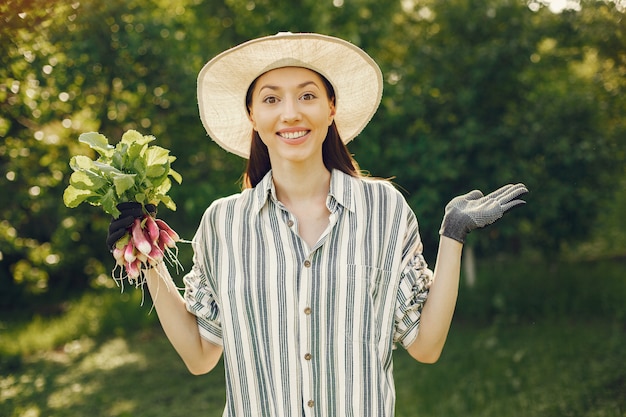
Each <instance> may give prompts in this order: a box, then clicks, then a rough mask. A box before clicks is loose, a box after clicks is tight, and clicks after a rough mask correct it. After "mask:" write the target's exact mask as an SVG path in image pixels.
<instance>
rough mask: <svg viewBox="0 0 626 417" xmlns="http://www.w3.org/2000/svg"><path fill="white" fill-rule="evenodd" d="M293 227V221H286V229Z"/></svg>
mask: <svg viewBox="0 0 626 417" xmlns="http://www.w3.org/2000/svg"><path fill="white" fill-rule="evenodd" d="M292 226H293V220H291V219H289V220H287V227H292Z"/></svg>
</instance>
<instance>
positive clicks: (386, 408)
mask: <svg viewBox="0 0 626 417" xmlns="http://www.w3.org/2000/svg"><path fill="white" fill-rule="evenodd" d="M326 205H327V207H328V210H329V211H330V213H331V214H330V217H329V225H328V227H327V229H326V230H325V231H324V232H323V233H322V235H321V236H320V238H319V240H318V242H317V243H316V244H315V246H313V247H308V245H307V244H306V243H305V241H304V240H303V239H301V238H300V237H299V236H298V223H297V221H296V218H295V217H294V216H293V215H292V214H291V213H290V212H289V211H288V210H287V209H286V208H285V206H284V205H283V204H281V202H280V201H278V200H277V198H276V193H275V190H274V187H273V181H272V175H271V171H270V172H269V173H268V174H267V176H266V177H265V178H264V179H263V180H262V182H261V183H259V184H258V185H257V186H256V187H255V188H253V189H247V190H244V191H243V192H242V193H240V194H236V195H233V196H230V197H226V198H223V199H219V200H216V201H215V202H214V203H213V204H211V206H210V207H209V208H208V209H207V211H206V212H205V214H204V216H203V218H202V221H201V224H200V226H199V228H198V231H197V233H196V236H195V237H194V253H195V254H194V267H193V269H192V270H191V271H190V272H189V273H188V274H187V275H186V276H185V279H184V281H185V300H186V303H187V309H188V310H189V311H190V312H192V313H193V314H195V315H196V316H197V321H198V326H199V330H200V334H201V336H202V337H203V338H205V339H207V340H209V341H211V342H213V343H215V344H218V345H222V346H223V347H224V367H225V372H226V408H225V410H224V414H223V415H224V416H228V417H235V416H237V417H296V416H298V417H301V416H303V415H305V416H317V417H322V416H324V417H330V416H341V417H350V416H355V417H367V416H375V417H391V416H393V414H394V406H395V388H394V381H393V375H392V370H393V365H392V349H393V348H394V346H395V344H396V343H401V344H402V345H403V346H404V347H407V346H408V345H410V344H411V342H413V340H415V337H416V336H417V332H418V326H419V321H420V313H421V310H422V307H423V305H424V303H425V301H426V298H427V295H428V288H429V286H430V284H431V282H432V271H431V270H430V269H428V267H427V265H426V263H425V262H424V258H423V256H422V243H421V240H420V236H419V232H418V225H417V220H416V218H415V215H414V213H413V212H412V210H411V209H410V208H409V206H408V204H407V203H406V201H405V200H404V198H403V197H402V195H401V194H400V193H399V192H398V191H397V190H396V189H395V188H393V186H392V185H390V184H389V183H388V182H386V181H380V180H372V179H364V178H354V177H350V176H348V175H346V174H344V173H342V172H340V171H336V170H335V171H333V172H332V175H331V183H330V192H329V194H328V197H327V200H326Z"/></svg>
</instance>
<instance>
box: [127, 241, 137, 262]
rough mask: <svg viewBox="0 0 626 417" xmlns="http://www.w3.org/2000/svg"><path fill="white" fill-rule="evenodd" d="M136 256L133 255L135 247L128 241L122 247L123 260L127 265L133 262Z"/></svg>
mask: <svg viewBox="0 0 626 417" xmlns="http://www.w3.org/2000/svg"><path fill="white" fill-rule="evenodd" d="M136 258H137V256H136V255H135V246H134V245H133V240H132V239H131V240H129V241H128V243H127V244H126V246H125V247H124V260H125V261H126V262H127V263H130V262H134V261H135V259H136Z"/></svg>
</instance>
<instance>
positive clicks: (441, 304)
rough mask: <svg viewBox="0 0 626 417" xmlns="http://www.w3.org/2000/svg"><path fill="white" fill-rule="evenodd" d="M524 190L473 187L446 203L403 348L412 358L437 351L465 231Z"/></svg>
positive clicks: (424, 358) (432, 357)
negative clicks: (412, 329)
mask: <svg viewBox="0 0 626 417" xmlns="http://www.w3.org/2000/svg"><path fill="white" fill-rule="evenodd" d="M527 192H528V190H527V189H526V187H525V186H524V185H522V184H517V185H505V186H504V187H502V188H500V189H498V190H496V191H494V192H493V193H491V194H489V195H487V196H483V194H482V193H481V192H480V191H477V190H474V191H472V192H470V193H468V194H465V195H462V196H459V197H456V198H454V199H452V201H450V203H448V205H447V206H446V210H445V215H444V218H443V222H442V225H441V229H440V230H439V233H440V235H441V240H440V241H439V251H438V253H437V262H436V264H435V272H434V276H433V283H432V285H431V286H430V289H429V293H428V300H427V301H426V304H425V305H424V308H423V310H422V315H421V320H420V327H419V333H418V334H417V337H416V338H415V340H414V341H413V343H411V345H410V346H409V347H408V348H407V349H408V352H409V354H410V355H411V356H412V357H413V358H415V359H416V360H418V361H420V362H425V363H434V362H436V361H437V360H438V359H439V356H440V355H441V351H442V350H443V346H444V344H445V342H446V338H447V336H448V331H449V330H450V324H451V323H452V315H453V313H454V307H455V305H456V300H457V296H458V291H459V277H460V273H461V253H462V250H463V243H464V242H465V238H466V236H467V234H468V233H469V232H471V231H472V230H474V229H477V228H481V227H485V226H487V225H489V224H491V223H493V222H495V221H496V220H498V219H499V218H500V217H502V216H503V215H504V213H505V212H506V211H508V210H510V209H511V208H513V207H516V206H519V205H521V204H524V203H525V202H524V201H522V200H516V198H517V197H518V196H520V195H522V194H525V193H527Z"/></svg>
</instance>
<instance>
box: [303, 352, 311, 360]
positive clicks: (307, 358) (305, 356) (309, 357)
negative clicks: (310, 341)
mask: <svg viewBox="0 0 626 417" xmlns="http://www.w3.org/2000/svg"><path fill="white" fill-rule="evenodd" d="M312 357H313V356H312V355H311V354H310V353H307V354H305V355H304V359H306V360H307V361H310V360H311V358H312Z"/></svg>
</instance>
